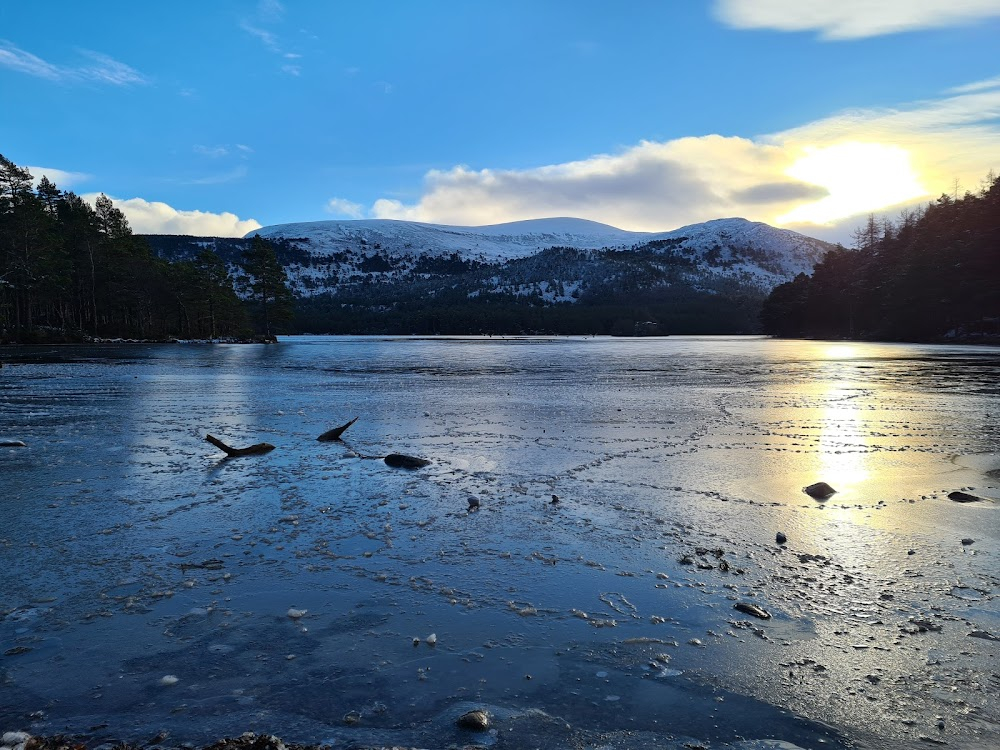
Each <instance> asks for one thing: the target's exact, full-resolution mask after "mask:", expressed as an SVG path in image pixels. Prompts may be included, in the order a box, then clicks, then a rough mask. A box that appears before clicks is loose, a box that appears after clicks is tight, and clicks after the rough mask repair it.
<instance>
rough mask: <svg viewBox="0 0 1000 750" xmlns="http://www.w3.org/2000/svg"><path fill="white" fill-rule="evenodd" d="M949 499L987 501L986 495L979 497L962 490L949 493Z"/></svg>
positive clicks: (974, 501)
mask: <svg viewBox="0 0 1000 750" xmlns="http://www.w3.org/2000/svg"><path fill="white" fill-rule="evenodd" d="M948 499H949V500H954V501H955V502H956V503H983V502H986V498H985V497H979V496H978V495H970V494H969V493H968V492H961V491H959V490H956V491H955V492H949V493H948Z"/></svg>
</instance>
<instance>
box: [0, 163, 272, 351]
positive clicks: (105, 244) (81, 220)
mask: <svg viewBox="0 0 1000 750" xmlns="http://www.w3.org/2000/svg"><path fill="white" fill-rule="evenodd" d="M33 182H34V181H33V178H32V175H31V174H30V173H29V172H28V171H27V170H25V169H23V168H20V167H18V166H17V165H16V164H14V163H13V162H11V161H10V160H8V159H6V158H4V157H3V156H0V343H3V342H21V343H31V342H42V341H66V340H85V339H86V338H95V337H100V338H114V337H122V338H137V339H155V340H159V339H165V338H172V337H183V338H192V337H197V338H215V337H219V336H241V337H242V336H249V335H252V333H253V331H254V329H255V328H256V329H257V330H258V331H260V332H261V333H263V334H264V335H269V334H270V324H271V323H272V322H273V320H274V319H275V317H278V318H282V317H284V318H287V317H288V312H289V304H290V299H291V298H290V294H288V293H287V287H284V289H283V288H282V285H283V284H284V273H283V271H282V270H281V267H280V266H279V265H278V264H277V261H276V260H274V258H275V254H274V250H273V248H272V247H271V245H270V243H269V242H266V241H264V240H262V239H260V238H258V240H259V242H258V243H255V244H254V245H253V247H254V248H255V252H247V253H244V254H242V255H241V257H240V258H239V259H238V260H239V262H240V263H241V264H242V266H243V269H245V273H241V274H240V278H238V279H236V280H234V278H233V276H232V275H231V273H230V268H231V266H228V265H227V264H226V263H225V262H224V261H223V260H222V259H221V258H220V257H219V255H218V254H216V253H215V252H214V251H212V250H211V249H208V248H203V249H202V250H201V251H200V252H199V253H197V254H196V255H195V256H193V257H190V258H187V259H183V260H178V261H175V262H168V261H166V260H163V259H160V258H158V257H156V256H154V255H153V253H152V252H151V251H150V248H149V244H148V243H147V242H146V240H145V239H143V238H141V237H137V236H135V235H133V233H132V230H131V229H130V228H129V225H128V222H127V221H126V219H125V216H124V215H123V214H122V212H121V211H119V210H118V209H117V208H115V207H114V205H112V202H111V200H110V199H108V198H107V197H106V196H104V195H101V196H99V197H98V198H97V200H96V201H95V205H94V206H93V207H92V206H91V205H90V204H89V203H87V202H86V201H84V200H83V199H82V198H80V197H79V196H78V195H76V194H74V193H72V192H63V191H61V190H60V189H59V188H58V187H57V186H56V185H54V184H53V183H52V182H50V181H49V180H48V179H47V178H45V177H42V178H41V180H40V181H39V183H38V185H37V187H36V186H34V184H33ZM241 242H244V243H245V244H246V241H241ZM234 283H236V284H237V285H242V287H243V288H242V289H241V295H242V297H243V299H242V300H241V297H240V296H238V295H237V292H236V288H235V287H234Z"/></svg>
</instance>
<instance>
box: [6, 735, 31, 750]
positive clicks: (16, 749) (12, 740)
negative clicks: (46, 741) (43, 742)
mask: <svg viewBox="0 0 1000 750" xmlns="http://www.w3.org/2000/svg"><path fill="white" fill-rule="evenodd" d="M30 739H31V735H30V734H28V733H27V732H4V733H3V739H2V740H0V743H2V745H0V747H2V750H24V748H25V747H27V745H28V740H30Z"/></svg>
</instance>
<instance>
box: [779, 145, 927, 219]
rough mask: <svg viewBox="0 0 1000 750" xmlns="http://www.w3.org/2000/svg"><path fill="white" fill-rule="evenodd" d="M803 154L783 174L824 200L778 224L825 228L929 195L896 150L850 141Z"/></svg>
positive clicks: (904, 156) (791, 213) (808, 149)
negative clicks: (814, 188)
mask: <svg viewBox="0 0 1000 750" xmlns="http://www.w3.org/2000/svg"><path fill="white" fill-rule="evenodd" d="M803 151H804V152H805V153H804V155H803V156H801V157H800V158H799V159H797V160H796V161H795V162H794V163H793V164H792V165H791V166H790V167H789V168H788V169H787V170H786V172H785V173H786V174H787V175H788V176H789V177H794V178H795V179H797V180H801V181H802V182H806V183H809V184H812V185H819V186H821V187H823V188H826V190H827V191H828V195H826V196H825V197H824V198H821V199H820V200H818V201H815V202H812V203H807V204H805V205H800V206H797V207H796V208H794V209H792V210H791V211H789V212H788V213H786V214H783V215H781V216H778V217H777V219H776V221H777V223H779V224H796V223H811V224H828V223H830V222H833V221H836V220H838V219H842V218H845V217H847V216H854V215H856V214H861V213H865V212H867V211H878V210H880V209H883V208H886V207H888V206H893V205H896V204H899V203H905V202H907V201H912V200H916V199H918V198H922V197H924V196H926V195H927V190H926V188H925V187H924V186H923V185H922V184H921V183H920V179H919V177H918V176H917V174H916V172H915V171H914V169H913V166H912V164H911V163H910V154H909V152H908V151H907V150H906V149H904V148H900V147H899V146H892V145H885V144H882V143H862V142H857V141H849V142H845V143H838V144H835V145H832V146H825V147H822V148H818V147H815V146H813V147H806V148H804V149H803Z"/></svg>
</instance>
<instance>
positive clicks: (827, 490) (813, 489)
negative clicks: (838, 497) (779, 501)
mask: <svg viewBox="0 0 1000 750" xmlns="http://www.w3.org/2000/svg"><path fill="white" fill-rule="evenodd" d="M802 491H803V492H804V493H806V494H807V495H809V497H811V498H814V499H816V500H826V499H827V498H828V497H831V496H833V495H835V494H837V490H835V489H833V487H831V486H830V485H828V484H827V483H826V482H816V484H810V485H809V486H808V487H803V488H802Z"/></svg>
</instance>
